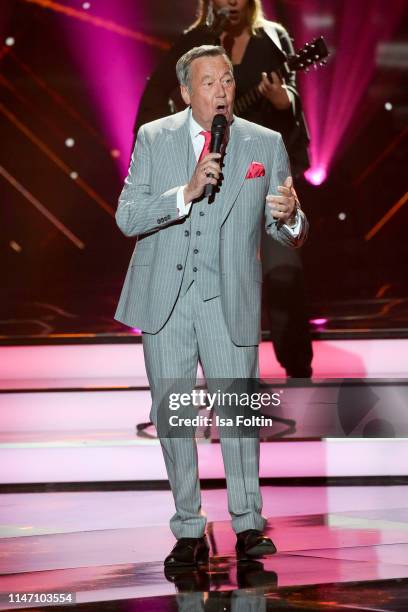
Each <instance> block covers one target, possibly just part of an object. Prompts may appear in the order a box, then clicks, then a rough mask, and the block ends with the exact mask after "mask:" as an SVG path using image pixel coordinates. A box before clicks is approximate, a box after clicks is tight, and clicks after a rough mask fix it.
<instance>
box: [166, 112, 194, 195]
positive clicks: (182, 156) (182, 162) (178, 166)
mask: <svg viewBox="0 0 408 612" xmlns="http://www.w3.org/2000/svg"><path fill="white" fill-rule="evenodd" d="M172 119H173V121H172V123H171V125H170V126H169V127H168V128H167V130H168V133H167V138H166V159H167V160H168V161H169V165H170V167H171V168H172V172H171V174H172V179H174V184H175V185H185V184H186V183H188V181H189V180H190V178H191V177H190V176H189V168H188V150H189V146H188V145H189V138H190V127H189V109H188V108H187V109H186V110H184V111H182V112H181V113H177V114H176V115H174V116H173V117H172Z"/></svg>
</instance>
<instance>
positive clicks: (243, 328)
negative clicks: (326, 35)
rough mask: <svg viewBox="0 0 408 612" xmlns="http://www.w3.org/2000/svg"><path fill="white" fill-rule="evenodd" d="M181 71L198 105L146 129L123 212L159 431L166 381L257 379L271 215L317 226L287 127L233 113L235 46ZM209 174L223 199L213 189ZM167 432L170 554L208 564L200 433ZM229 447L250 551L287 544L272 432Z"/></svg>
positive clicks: (126, 297) (231, 499)
mask: <svg viewBox="0 0 408 612" xmlns="http://www.w3.org/2000/svg"><path fill="white" fill-rule="evenodd" d="M176 71H177V77H178V80H179V83H180V89H181V95H182V97H183V100H184V102H185V103H186V104H187V105H188V106H189V108H187V109H186V110H184V111H182V112H181V113H177V114H175V115H171V116H169V117H164V118H163V119H158V120H157V121H153V122H151V123H147V124H145V125H143V126H142V127H141V128H140V130H139V133H138V137H137V141H136V145H135V150H134V152H133V156H132V161H131V164H130V168H129V173H128V176H127V178H126V181H125V185H124V188H123V191H122V193H121V196H120V198H119V206H118V209H117V213H116V221H117V224H118V226H119V227H120V229H121V230H122V232H123V233H124V234H125V235H126V236H137V246H136V248H135V251H134V253H133V256H132V259H131V261H130V265H129V268H128V272H127V275H126V279H125V283H124V287H123V290H122V294H121V297H120V301H119V305H118V309H117V312H116V315H115V317H116V319H117V320H119V321H121V322H122V323H125V324H126V325H129V326H131V327H138V328H140V329H141V330H142V332H143V350H144V357H145V364H146V371H147V375H148V379H149V383H150V388H151V394H152V409H151V413H150V418H151V420H152V421H153V423H155V425H156V427H157V423H158V418H159V414H158V413H159V407H160V405H161V401H162V389H161V386H162V381H163V380H183V381H184V382H185V381H188V383H189V386H190V391H192V389H193V388H194V386H195V383H196V373H197V364H198V359H199V358H200V361H201V364H202V367H203V370H204V375H205V377H206V380H207V385H208V387H209V390H210V386H211V381H212V380H214V379H222V378H224V379H249V378H256V377H257V376H258V344H259V341H260V300H261V282H262V270H261V262H260V261H259V244H260V233H261V222H262V219H263V218H264V222H265V227H266V231H267V233H268V234H269V235H270V236H271V238H272V239H274V240H278V241H279V242H281V243H283V244H285V245H287V246H292V247H297V246H300V245H301V244H302V243H303V241H304V239H305V237H306V233H307V220H306V217H305V215H304V214H303V212H302V211H301V210H300V208H299V204H298V202H297V198H296V194H295V192H294V189H293V187H292V179H291V177H290V170H289V164H288V158H287V154H286V151H285V147H284V145H283V143H282V138H281V136H280V135H279V134H278V133H277V132H273V131H271V130H269V129H267V128H264V127H261V126H259V125H256V124H254V123H250V122H248V121H245V120H243V119H240V118H238V117H235V116H234V115H233V104H234V95H235V83H234V76H233V69H232V65H231V62H230V60H229V58H228V56H227V55H226V53H225V50H224V49H223V48H222V47H217V46H210V45H205V46H201V47H195V48H194V49H191V50H190V51H188V52H187V53H185V54H184V55H183V56H182V57H181V58H180V59H179V61H178V63H177V67H176ZM216 114H222V115H224V116H225V118H226V120H227V124H228V128H227V132H226V138H225V139H224V144H223V148H222V150H221V153H220V154H219V153H209V148H210V140H211V133H210V130H211V125H212V121H213V118H214V116H215V115H216ZM221 168H222V172H221ZM207 184H212V185H214V186H216V187H215V188H216V193H215V197H214V198H207V197H204V190H205V187H206V185H207ZM157 429H158V435H159V437H160V443H161V446H162V450H163V455H164V460H165V464H166V469H167V474H168V478H169V482H170V486H171V490H172V493H173V497H174V503H175V507H176V512H175V514H174V515H173V517H172V518H171V520H170V528H171V530H172V532H173V534H174V535H175V537H176V538H177V542H176V544H175V546H174V548H173V550H172V551H171V552H170V554H169V555H168V556H167V557H166V559H165V562H164V563H165V566H166V567H177V566H183V565H185V566H195V565H198V564H199V563H201V562H206V561H207V560H208V555H209V547H208V543H207V539H206V536H205V525H206V517H205V515H204V514H203V513H202V512H201V495H200V486H199V476H198V463H197V447H196V442H195V439H194V437H193V436H190V437H180V438H177V437H167V436H163V435H160V428H159V427H157ZM221 449H222V456H223V461H224V468H225V474H226V481H227V489H228V509H229V512H230V514H231V518H232V527H233V529H234V531H235V533H236V534H237V544H236V550H237V553H238V555H246V556H248V557H251V556H252V557H256V556H260V555H262V554H268V553H269V554H270V553H273V552H275V551H276V549H275V546H274V544H273V543H272V541H271V540H270V539H269V538H267V537H266V536H264V535H263V533H262V531H263V529H264V527H265V523H266V521H265V519H264V518H263V516H262V514H261V509H262V497H261V492H260V486H259V438H258V437H245V436H244V437H242V436H236V437H234V436H227V437H225V438H223V437H222V436H221Z"/></svg>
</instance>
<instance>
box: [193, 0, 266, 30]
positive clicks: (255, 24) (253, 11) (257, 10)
mask: <svg viewBox="0 0 408 612" xmlns="http://www.w3.org/2000/svg"><path fill="white" fill-rule="evenodd" d="M210 2H211V0H199V3H198V9H197V19H196V20H195V22H194V23H193V24H192V25H191V26H190V27H189V28H188V29H189V30H191V29H192V28H195V27H197V26H200V25H204V24H205V20H206V18H207V11H208V5H209V4H210ZM247 10H248V25H249V29H250V32H251V34H256V29H257V28H261V27H262V26H263V23H264V21H265V17H264V13H263V9H262V1H261V0H248V4H247Z"/></svg>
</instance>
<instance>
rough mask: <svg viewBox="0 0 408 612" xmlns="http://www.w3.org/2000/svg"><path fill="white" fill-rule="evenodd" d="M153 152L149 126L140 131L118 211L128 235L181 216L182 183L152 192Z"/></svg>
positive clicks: (119, 221)
mask: <svg viewBox="0 0 408 612" xmlns="http://www.w3.org/2000/svg"><path fill="white" fill-rule="evenodd" d="M151 172H152V151H151V143H150V142H149V141H148V136H147V135H146V133H145V127H144V126H142V127H141V129H140V130H139V133H138V136H137V140H136V145H135V148H134V149H133V153H132V158H131V162H130V166H129V171H128V175H127V177H126V179H125V184H124V186H123V189H122V192H121V194H120V196H119V204H118V208H117V210H116V216H115V218H116V223H117V225H118V227H119V228H120V230H121V231H122V232H123V233H124V234H125V236H138V235H141V234H146V233H148V232H151V231H154V230H157V229H161V228H162V227H165V226H166V225H168V224H169V223H172V222H174V221H176V220H177V219H179V213H178V210H177V192H178V190H179V188H180V185H178V186H177V187H172V188H171V189H169V190H167V191H165V192H164V193H161V194H153V193H152V192H151Z"/></svg>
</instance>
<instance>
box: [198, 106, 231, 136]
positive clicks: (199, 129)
mask: <svg viewBox="0 0 408 612" xmlns="http://www.w3.org/2000/svg"><path fill="white" fill-rule="evenodd" d="M189 112H190V120H189V125H190V134H191V138H192V139H194V138H196V137H197V136H198V135H199V134H200V132H202V131H203V130H204V128H203V127H201V125H200V124H199V123H197V121H196V120H195V119H194V117H193V113H192V111H191V108H190V111H189ZM233 122H234V120H232V123H233ZM232 123H231V125H230V126H229V130H227V134H228V135H230V134H231V127H232ZM204 131H206V130H204Z"/></svg>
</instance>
